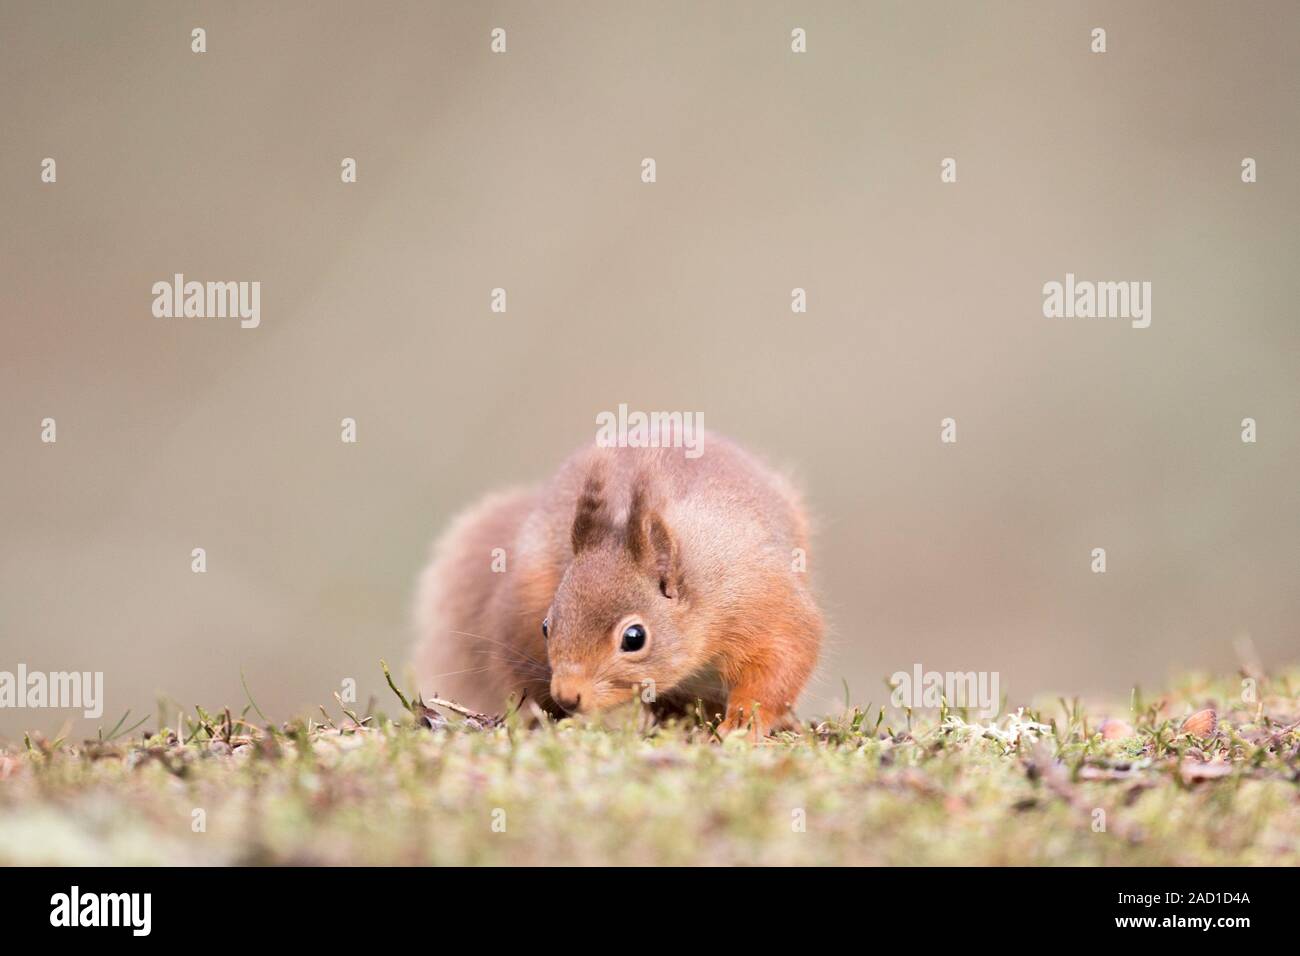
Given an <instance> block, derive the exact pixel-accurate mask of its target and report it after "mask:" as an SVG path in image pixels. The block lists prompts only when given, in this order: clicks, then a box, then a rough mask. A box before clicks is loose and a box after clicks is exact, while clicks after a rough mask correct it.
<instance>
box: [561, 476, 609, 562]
mask: <svg viewBox="0 0 1300 956" xmlns="http://www.w3.org/2000/svg"><path fill="white" fill-rule="evenodd" d="M604 487H605V486H604V482H603V481H602V480H601V476H600V475H599V474H597V473H592V474H590V475H588V476H587V480H586V482H585V483H584V484H583V486H582V494H580V495H579V496H578V507H577V509H576V510H575V511H574V514H573V531H572V533H571V535H570V537H571V539H572V541H573V553H574V554H575V555H576V554H577V553H578V552H580V551H581V550H582V549H583V548H589V547H591V546H592V545H593V544H595V543H596V542H597V541H599V540H600V539H601V538H603V537H604V536H605V534H606V532H608V531H609V519H608V518H607V517H606V515H605V499H604V496H603V492H604Z"/></svg>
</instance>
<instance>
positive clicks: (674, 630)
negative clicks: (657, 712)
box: [540, 474, 694, 713]
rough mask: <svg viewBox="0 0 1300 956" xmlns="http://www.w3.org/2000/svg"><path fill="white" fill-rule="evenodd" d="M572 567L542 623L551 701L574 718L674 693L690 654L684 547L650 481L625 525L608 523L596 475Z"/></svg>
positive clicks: (636, 489) (577, 519)
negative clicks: (657, 501) (685, 622)
mask: <svg viewBox="0 0 1300 956" xmlns="http://www.w3.org/2000/svg"><path fill="white" fill-rule="evenodd" d="M571 537H572V545H573V560H572V561H571V562H570V563H569V566H568V568H567V569H566V570H565V572H564V575H563V577H562V578H561V579H560V584H559V587H558V588H557V589H556V592H555V597H554V600H553V601H552V603H551V607H550V609H549V610H548V611H547V614H546V617H545V619H544V620H543V621H542V622H540V625H541V627H542V632H543V635H544V636H545V638H546V651H547V657H548V658H549V660H550V665H551V675H552V676H551V698H552V699H553V700H554V701H555V702H556V704H557V705H559V706H560V707H561V708H563V709H564V710H566V711H568V712H570V713H590V712H593V711H598V710H603V709H605V708H607V707H610V706H613V705H615V704H618V703H622V702H624V701H628V700H631V699H633V698H634V697H637V696H640V697H642V699H652V698H647V697H646V694H647V693H649V694H651V695H653V694H657V693H660V692H663V691H667V690H670V689H671V688H672V687H673V686H675V685H676V684H677V683H679V682H680V681H682V680H684V679H685V678H686V677H687V676H688V675H689V673H690V670H691V662H692V661H693V659H694V655H693V654H692V653H690V648H689V646H687V641H688V640H689V636H690V635H689V633H687V632H686V631H684V630H683V628H682V622H683V620H684V612H685V610H686V600H687V599H686V595H685V594H684V591H683V581H682V566H681V560H680V553H679V551H678V542H677V539H676V537H675V536H674V535H673V531H672V529H671V528H670V527H669V526H668V524H667V522H666V521H665V520H664V518H663V514H662V509H661V508H659V507H658V506H657V505H656V504H655V502H654V501H653V499H652V497H651V493H650V489H649V483H648V482H647V481H646V480H645V479H644V478H638V479H637V480H636V481H635V482H633V486H632V495H631V501H630V503H629V506H628V512H627V520H626V522H625V523H624V524H622V525H618V524H616V523H614V521H613V520H612V519H611V517H610V514H609V510H608V507H607V503H606V501H605V498H604V482H603V480H602V478H601V477H600V475H599V474H593V475H591V476H589V477H588V478H587V481H586V485H585V487H584V488H583V491H582V494H581V495H580V496H579V499H578V505H577V510H576V512H575V514H574V519H573V529H572V535H571Z"/></svg>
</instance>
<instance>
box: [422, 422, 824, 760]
mask: <svg viewBox="0 0 1300 956" xmlns="http://www.w3.org/2000/svg"><path fill="white" fill-rule="evenodd" d="M704 449H705V450H704V453H703V455H702V456H700V457H699V458H695V459H689V458H687V457H686V456H685V454H684V453H683V451H682V449H672V448H663V449H653V448H647V449H636V448H586V449H582V450H580V451H579V452H577V453H576V454H574V455H573V456H572V457H570V458H569V459H568V461H566V462H565V463H564V465H563V466H561V468H560V470H559V472H558V473H557V474H556V475H555V476H554V477H553V478H552V479H551V480H550V481H549V482H547V483H546V484H545V485H544V486H543V487H541V488H540V489H537V490H529V491H515V492H510V493H508V494H504V495H496V496H492V497H489V498H487V499H486V500H485V501H483V502H482V503H480V504H479V505H478V506H476V507H475V508H473V509H471V510H470V511H469V512H467V513H466V514H464V515H462V516H461V517H460V518H458V519H457V520H456V522H455V523H454V524H453V525H452V527H451V528H450V529H449V530H448V531H447V533H446V534H445V535H444V536H443V538H442V539H441V540H440V542H439V543H438V545H437V546H436V547H435V551H434V557H433V560H432V562H431V564H430V565H429V567H428V568H427V569H426V570H425V572H424V576H423V579H422V584H421V588H420V596H419V603H418V609H417V610H418V620H419V638H418V641H417V645H416V652H415V664H416V670H417V674H418V677H419V680H420V687H421V690H423V691H424V692H426V693H434V692H437V693H439V694H441V695H442V696H447V697H453V698H456V699H459V700H460V701H461V702H462V703H465V704H467V705H469V706H473V707H477V708H480V709H483V710H497V709H500V708H501V706H502V705H503V704H504V703H505V701H506V700H507V698H508V697H510V696H511V695H514V696H515V697H516V698H518V697H519V696H520V695H523V694H527V696H528V698H529V699H530V700H533V701H535V702H537V703H538V704H539V705H540V706H542V707H543V708H545V709H547V710H549V711H550V712H552V713H555V714H559V713H563V712H564V710H565V709H566V707H568V708H571V709H573V710H577V711H581V712H592V711H599V710H603V709H605V708H607V707H610V706H613V705H616V704H619V703H622V702H626V701H629V700H632V699H636V698H640V699H641V700H643V701H646V702H648V703H649V702H651V699H653V700H652V702H653V709H655V710H656V711H657V712H659V713H672V712H680V711H684V710H687V709H691V708H693V707H694V706H695V702H696V701H697V700H701V701H703V703H704V706H705V707H706V708H707V711H708V713H710V714H713V713H717V714H720V715H721V716H723V717H724V721H723V730H724V731H725V732H730V731H733V730H738V729H748V730H749V731H750V732H751V733H753V734H755V735H759V734H764V733H766V732H768V731H769V730H770V729H773V728H775V727H781V726H788V725H789V724H790V723H791V721H792V719H793V707H794V704H795V701H796V700H797V699H798V696H799V694H800V692H801V691H802V690H803V687H804V685H805V683H806V682H807V680H808V678H809V675H810V674H811V672H812V669H813V666H814V664H815V663H816V660H817V653H818V650H819V648H820V645H821V635H822V619H821V614H820V612H819V610H818V608H817V604H816V602H815V601H814V599H813V596H812V592H811V588H810V587H809V584H808V581H807V575H806V574H805V573H803V572H802V571H798V570H795V569H794V549H796V548H798V549H802V550H803V551H804V553H805V555H806V554H807V551H808V540H807V537H808V532H807V521H806V519H805V517H804V513H803V507H802V505H801V503H800V501H799V499H798V496H797V495H796V494H795V492H794V490H793V489H792V488H791V487H790V485H789V484H788V483H787V482H786V481H785V480H784V479H782V478H781V477H780V476H778V475H776V474H775V473H774V472H772V471H770V470H769V469H768V468H766V467H765V466H763V465H762V464H761V463H759V462H758V461H757V460H756V459H755V458H753V457H752V456H751V455H749V454H748V453H747V452H745V451H743V450H742V449H741V448H739V447H738V446H737V445H735V444H733V443H731V442H729V441H726V440H725V439H722V438H719V437H718V436H715V435H709V436H708V440H707V441H706V443H705V445H704ZM495 548H502V549H504V550H505V556H506V570H505V571H504V572H502V573H494V572H493V571H492V569H491V566H492V556H493V549H495ZM543 619H546V620H547V621H548V622H549V626H550V637H549V640H548V639H545V638H543V636H542V621H543ZM629 623H635V624H640V625H641V626H642V627H643V628H644V630H645V631H646V633H647V639H646V645H645V647H644V648H643V649H641V650H639V651H633V652H629V651H625V650H621V649H620V642H621V639H622V634H623V632H624V631H625V630H626V628H627V627H628V626H629ZM651 689H653V690H651ZM561 702H563V704H564V705H565V706H562V705H561Z"/></svg>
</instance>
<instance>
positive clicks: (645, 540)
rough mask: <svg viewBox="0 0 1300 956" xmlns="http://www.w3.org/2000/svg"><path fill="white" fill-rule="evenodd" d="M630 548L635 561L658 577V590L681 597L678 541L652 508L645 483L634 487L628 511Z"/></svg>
mask: <svg viewBox="0 0 1300 956" xmlns="http://www.w3.org/2000/svg"><path fill="white" fill-rule="evenodd" d="M627 549H628V551H629V552H631V554H632V559H633V560H634V561H636V562H637V563H638V564H640V565H641V566H642V567H644V568H645V569H646V570H647V571H649V572H650V573H652V574H656V575H658V577H659V590H660V591H662V592H663V595H664V597H668V598H675V597H678V596H679V595H680V593H681V583H682V582H681V563H680V561H679V560H678V551H677V539H676V538H675V537H674V536H673V532H672V529H671V528H669V527H668V524H667V522H665V521H664V519H663V516H662V515H660V514H659V512H658V511H656V510H654V509H653V508H652V507H651V506H650V503H649V494H648V493H647V491H646V488H645V484H644V482H637V483H636V485H635V486H634V487H633V488H632V503H631V505H630V506H629V508H628V512H627Z"/></svg>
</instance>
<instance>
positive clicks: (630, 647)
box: [619, 624, 645, 653]
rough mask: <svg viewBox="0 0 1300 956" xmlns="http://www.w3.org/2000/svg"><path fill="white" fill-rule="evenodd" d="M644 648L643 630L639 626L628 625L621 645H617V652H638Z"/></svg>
mask: <svg viewBox="0 0 1300 956" xmlns="http://www.w3.org/2000/svg"><path fill="white" fill-rule="evenodd" d="M643 647H645V628H644V627H642V626H641V625H640V624H630V625H628V628H627V630H626V631H624V632H623V643H622V644H620V645H619V650H621V651H627V652H628V653H631V652H632V651H639V650H641V648H643Z"/></svg>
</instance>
